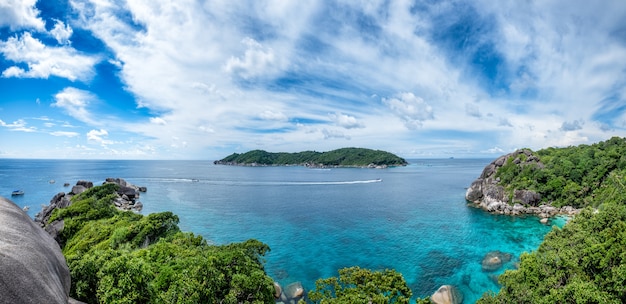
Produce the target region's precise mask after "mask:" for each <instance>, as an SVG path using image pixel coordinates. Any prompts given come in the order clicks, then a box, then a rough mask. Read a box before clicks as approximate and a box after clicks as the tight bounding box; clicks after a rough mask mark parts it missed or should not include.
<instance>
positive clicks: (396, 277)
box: [309, 267, 430, 304]
mask: <svg viewBox="0 0 626 304" xmlns="http://www.w3.org/2000/svg"><path fill="white" fill-rule="evenodd" d="M315 286H316V288H315V290H312V291H310V292H309V299H310V300H311V301H313V302H314V303H320V304H352V303H374V304H383V303H398V304H400V303H407V304H408V303H409V301H410V299H411V295H412V294H413V293H412V292H411V289H409V287H408V286H407V284H406V281H405V280H404V278H403V277H402V275H401V274H400V273H398V272H396V271H395V270H389V269H387V270H384V271H371V270H368V269H362V268H359V267H350V268H343V269H340V270H339V278H336V277H331V278H327V279H319V280H317V282H315ZM420 303H430V301H429V300H428V299H418V300H417V302H416V304H420Z"/></svg>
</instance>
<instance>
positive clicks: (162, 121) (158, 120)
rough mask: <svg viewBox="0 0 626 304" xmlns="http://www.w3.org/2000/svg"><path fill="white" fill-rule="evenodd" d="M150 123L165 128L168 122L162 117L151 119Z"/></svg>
mask: <svg viewBox="0 0 626 304" xmlns="http://www.w3.org/2000/svg"><path fill="white" fill-rule="evenodd" d="M150 123H153V124H156V125H161V126H164V125H166V124H167V121H165V119H163V118H161V117H150Z"/></svg>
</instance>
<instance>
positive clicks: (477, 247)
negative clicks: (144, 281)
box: [0, 159, 551, 303]
mask: <svg viewBox="0 0 626 304" xmlns="http://www.w3.org/2000/svg"><path fill="white" fill-rule="evenodd" d="M490 161H491V160H488V159H445V160H444V159H440V160H413V161H411V164H410V165H409V166H406V167H397V168H389V169H356V168H355V169H347V168H341V169H330V170H319V169H308V168H304V167H231V166H215V165H213V163H212V162H210V161H103V160H14V159H0V178H1V179H2V181H3V182H2V183H1V184H0V195H2V196H6V197H10V195H11V191H12V190H15V189H22V190H24V191H25V195H24V196H19V197H10V198H11V199H13V201H15V202H16V203H17V204H18V205H20V206H22V207H24V206H30V209H29V211H28V213H29V215H30V216H32V217H34V215H35V214H36V213H37V212H38V211H39V210H40V209H41V205H42V204H48V203H49V200H50V199H51V198H52V196H53V195H54V194H56V193H57V192H61V191H63V192H69V191H70V190H71V188H69V187H63V183H65V182H68V183H70V184H71V185H74V184H75V183H76V181H77V180H80V179H85V180H91V181H93V182H94V184H100V183H102V181H104V179H105V178H107V177H121V178H124V179H126V180H127V181H129V182H131V183H133V184H136V185H140V186H146V187H147V188H148V192H147V193H144V194H142V196H141V199H140V200H141V201H142V203H143V204H144V210H143V211H142V213H144V214H148V213H152V212H159V211H172V212H174V213H175V214H177V215H178V216H179V217H180V227H181V228H182V229H183V230H185V231H192V232H194V233H196V234H200V235H202V236H203V237H205V238H206V239H207V240H209V241H210V242H212V243H215V244H226V243H230V242H238V241H243V240H246V239H249V238H256V239H258V240H260V241H262V242H264V243H267V244H268V245H269V246H270V247H271V252H270V253H269V254H268V255H267V256H266V270H267V272H268V273H269V274H270V275H271V276H272V277H273V278H274V279H275V280H277V281H278V282H280V283H281V284H283V285H286V284H289V283H291V282H295V281H301V282H302V283H303V284H304V286H305V288H308V289H310V288H313V287H314V282H315V280H316V279H318V278H322V277H329V276H336V275H337V270H338V269H340V268H343V267H348V266H354V265H358V266H361V267H367V268H371V269H385V268H393V269H396V270H397V271H399V272H401V273H402V274H403V276H404V278H405V279H406V281H407V282H408V283H409V285H410V287H411V288H412V290H413V292H414V295H415V296H427V295H430V294H432V293H433V292H434V291H435V290H436V289H437V288H438V287H439V286H440V285H443V284H452V285H456V286H457V287H459V288H460V290H461V291H462V292H463V294H464V297H465V301H464V303H473V302H475V300H476V299H477V298H479V297H480V296H481V295H482V294H483V293H484V292H486V291H488V290H492V291H497V290H498V286H497V284H496V283H495V282H494V273H486V272H483V271H482V269H481V260H482V258H483V256H484V255H485V254H487V252H489V251H492V250H500V251H503V252H508V253H511V254H513V255H514V256H515V257H518V256H519V254H520V253H522V252H524V251H531V250H534V249H535V248H537V246H538V245H539V243H540V242H541V240H542V239H543V236H544V235H545V234H546V233H547V232H548V231H549V230H550V229H551V228H550V227H549V226H545V225H542V224H540V223H539V221H538V219H537V218H536V217H528V218H518V217H508V216H498V215H491V214H488V213H485V212H483V211H481V210H478V209H474V208H471V207H468V206H467V204H466V202H465V199H464V195H465V190H466V187H468V186H469V185H470V184H471V182H472V181H473V180H474V179H475V178H476V177H477V176H478V175H479V174H480V173H481V171H482V169H483V168H484V166H485V165H486V164H488V163H489V162H490ZM379 179H380V180H379ZM50 180H55V181H56V182H55V183H54V184H51V183H50V182H49V181H50ZM514 262H515V259H514V260H513V261H512V262H510V263H508V264H507V265H506V267H509V268H510V267H513V264H514ZM496 274H497V273H496Z"/></svg>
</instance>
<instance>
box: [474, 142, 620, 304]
mask: <svg viewBox="0 0 626 304" xmlns="http://www.w3.org/2000/svg"><path fill="white" fill-rule="evenodd" d="M625 152H626V139H624V138H617V137H614V138H611V139H610V140H607V141H604V142H600V143H597V144H593V145H581V146H577V147H568V148H549V149H544V150H540V151H537V153H536V155H538V156H539V160H540V163H541V164H542V165H539V166H532V167H531V166H528V167H519V166H517V167H518V168H516V167H515V166H514V164H508V165H505V166H503V167H502V168H500V170H501V172H498V173H499V176H500V178H501V182H502V183H504V184H506V185H508V189H512V188H517V189H519V188H530V189H534V190H537V191H538V192H539V193H541V195H542V196H544V198H545V199H546V200H547V201H552V202H553V203H554V204H558V205H564V204H571V205H575V206H581V207H585V206H586V209H585V210H583V212H581V213H580V214H579V215H577V216H575V217H574V218H573V219H572V220H571V221H570V222H569V223H568V224H566V225H565V226H564V227H563V228H562V229H559V228H556V227H555V228H553V230H552V231H551V232H550V233H549V234H548V235H546V237H545V239H544V241H543V242H542V244H541V245H540V246H539V248H538V249H537V250H536V251H533V252H532V253H525V254H523V255H522V256H521V263H520V267H519V269H518V270H509V271H506V272H505V273H504V274H502V275H501V276H500V278H499V282H500V283H501V284H502V289H501V290H500V292H499V293H498V294H497V295H495V294H488V295H485V296H484V297H483V298H482V299H481V300H480V301H479V303H626V186H625V185H626V156H625ZM542 166H543V168H542Z"/></svg>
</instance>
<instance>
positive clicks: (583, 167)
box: [496, 137, 626, 208]
mask: <svg viewBox="0 0 626 304" xmlns="http://www.w3.org/2000/svg"><path fill="white" fill-rule="evenodd" d="M534 155H535V156H536V157H538V158H539V160H540V164H525V165H520V164H518V162H516V161H515V160H514V159H512V158H509V159H508V160H507V162H506V163H505V164H504V165H503V166H502V167H500V168H499V169H498V172H497V173H496V177H498V178H500V184H502V185H503V186H505V188H506V190H507V191H508V193H509V196H512V195H513V193H514V191H515V190H516V189H526V190H533V191H535V192H537V193H539V194H540V195H541V198H542V201H544V202H550V203H552V205H553V206H555V207H561V206H573V207H579V208H582V207H585V206H588V205H592V206H594V207H596V206H597V205H598V203H599V202H598V200H595V199H594V197H595V196H596V195H597V193H596V191H598V189H600V188H602V186H603V184H604V182H605V181H606V178H607V177H608V176H609V175H610V174H611V172H613V171H614V170H623V169H626V139H624V138H619V137H613V138H611V139H610V140H607V141H604V142H599V143H597V144H593V145H580V146H576V147H567V148H548V149H543V150H539V151H537V152H536V153H534ZM520 156H521V157H525V156H526V155H525V154H520ZM524 160H525V159H520V160H519V161H522V162H523V161H524Z"/></svg>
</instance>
